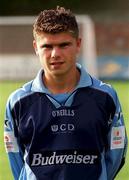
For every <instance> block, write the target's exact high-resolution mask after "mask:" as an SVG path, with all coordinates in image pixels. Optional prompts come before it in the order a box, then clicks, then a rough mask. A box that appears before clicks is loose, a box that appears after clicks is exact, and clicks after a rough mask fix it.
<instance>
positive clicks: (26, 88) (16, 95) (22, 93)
mask: <svg viewBox="0 0 129 180" xmlns="http://www.w3.org/2000/svg"><path fill="white" fill-rule="evenodd" d="M32 82H33V81H30V82H28V83H26V84H24V85H23V86H22V87H21V88H18V89H17V90H15V91H14V92H12V93H11V94H10V96H9V98H8V101H7V104H9V105H10V108H11V109H12V108H13V106H14V105H15V104H16V102H17V101H19V100H20V99H22V98H24V97H26V96H29V95H31V94H32V93H33V92H32V91H31V87H32Z"/></svg>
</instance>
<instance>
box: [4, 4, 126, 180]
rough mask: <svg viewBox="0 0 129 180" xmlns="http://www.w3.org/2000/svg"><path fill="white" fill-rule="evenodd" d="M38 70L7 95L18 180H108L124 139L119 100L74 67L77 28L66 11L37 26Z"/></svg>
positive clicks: (8, 134)
mask: <svg viewBox="0 0 129 180" xmlns="http://www.w3.org/2000/svg"><path fill="white" fill-rule="evenodd" d="M33 34H34V41H33V45H34V49H35V52H36V54H37V56H38V57H39V60H40V62H41V66H42V69H41V70H40V71H39V73H38V75H37V76H36V78H35V79H34V80H32V81H31V82H29V83H27V84H25V85H24V86H23V87H22V88H20V89H18V90H17V91H15V92H14V93H13V94H11V95H10V97H9V100H8V102H7V107H6V120H5V145H6V151H7V152H8V156H9V160H10V164H11V168H12V172H13V175H14V178H15V180H23V179H24V180H36V179H37V180H79V179H81V180H113V179H114V177H115V176H116V174H117V173H118V171H119V170H120V168H121V167H122V166H123V164H124V159H125V153H126V148H127V137H126V133H125V126H124V121H123V115H122V112H121V107H120V104H119V101H118V98H117V95H116V92H115V91H114V90H113V89H112V87H111V86H110V85H107V84H105V83H103V82H101V81H99V80H97V79H95V78H93V77H92V76H90V75H89V74H88V73H87V72H86V71H85V70H84V69H83V67H81V65H79V64H77V63H76V60H77V55H78V53H79V51H80V46H81V39H80V38H79V30H78V25H77V22H76V19H75V16H74V15H73V14H72V12H71V11H69V10H66V9H65V8H63V7H57V9H54V10H44V11H42V12H41V13H40V14H39V16H38V18H37V20H36V21H35V23H34V29H33Z"/></svg>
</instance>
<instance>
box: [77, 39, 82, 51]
mask: <svg viewBox="0 0 129 180" xmlns="http://www.w3.org/2000/svg"><path fill="white" fill-rule="evenodd" d="M81 41H82V40H81V38H78V39H77V53H80V49H81Z"/></svg>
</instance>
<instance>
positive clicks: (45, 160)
mask: <svg viewBox="0 0 129 180" xmlns="http://www.w3.org/2000/svg"><path fill="white" fill-rule="evenodd" d="M97 161H98V156H97V155H89V154H87V155H83V154H77V151H74V152H73V154H61V155H57V152H53V154H52V156H45V157H44V156H43V155H42V154H41V153H37V154H33V157H32V163H31V166H45V165H56V164H81V163H82V164H91V165H92V164H95V163H96V162H97Z"/></svg>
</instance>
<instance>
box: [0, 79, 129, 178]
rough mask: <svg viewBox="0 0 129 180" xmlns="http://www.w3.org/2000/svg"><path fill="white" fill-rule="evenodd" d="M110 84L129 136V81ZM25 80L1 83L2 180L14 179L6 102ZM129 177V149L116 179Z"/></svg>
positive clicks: (0, 136) (0, 149)
mask: <svg viewBox="0 0 129 180" xmlns="http://www.w3.org/2000/svg"><path fill="white" fill-rule="evenodd" d="M109 83H110V84H112V85H113V87H114V88H115V89H116V91H117V93H118V96H119V99H120V102H121V105H122V109H123V113H124V119H125V124H126V127H127V133H128V137H129V82H121V81H118V82H115V81H110V82H109ZM22 84H23V82H1V83H0V120H1V123H0V132H1V133H0V142H1V147H0V179H1V180H13V177H12V175H11V170H10V167H9V161H8V159H7V155H6V153H5V148H4V143H3V123H4V112H5V104H6V101H7V98H8V96H9V94H10V93H11V92H12V91H14V90H15V89H17V88H18V87H20V86H21V85H22ZM128 177H129V151H128V152H127V159H126V164H125V166H124V167H123V168H122V170H121V171H120V173H119V174H118V176H117V177H116V179H115V180H127V179H128Z"/></svg>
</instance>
